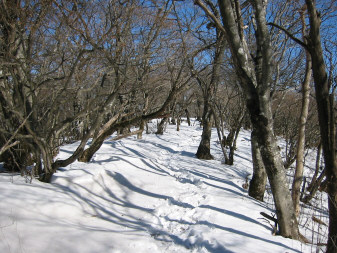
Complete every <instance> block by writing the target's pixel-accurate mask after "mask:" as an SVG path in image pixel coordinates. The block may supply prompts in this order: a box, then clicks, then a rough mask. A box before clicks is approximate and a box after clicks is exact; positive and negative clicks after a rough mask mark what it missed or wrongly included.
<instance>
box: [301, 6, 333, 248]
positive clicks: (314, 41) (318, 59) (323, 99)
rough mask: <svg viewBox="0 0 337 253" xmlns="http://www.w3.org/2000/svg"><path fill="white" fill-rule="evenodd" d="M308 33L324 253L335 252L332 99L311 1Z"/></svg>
mask: <svg viewBox="0 0 337 253" xmlns="http://www.w3.org/2000/svg"><path fill="white" fill-rule="evenodd" d="M305 2H306V4H307V10H308V14H309V22H310V33H309V39H308V47H307V49H308V51H309V52H310V55H311V59H312V71H313V77H314V83H315V91H316V102H317V110H318V119H319V126H320V133H321V140H322V147H323V157H324V162H325V171H326V181H327V185H328V187H327V189H328V202H329V235H328V244H327V251H326V252H337V226H336V224H337V161H336V129H335V115H334V96H333V94H329V92H330V84H329V81H328V75H327V72H326V66H325V63H324V57H323V50H322V45H321V37H320V24H321V20H320V16H319V13H318V11H317V10H316V7H315V3H314V1H313V0H306V1H305Z"/></svg>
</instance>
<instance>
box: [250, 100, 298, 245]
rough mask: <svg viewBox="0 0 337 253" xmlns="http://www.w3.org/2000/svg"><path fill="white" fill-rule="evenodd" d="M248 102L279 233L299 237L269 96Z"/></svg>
mask: <svg viewBox="0 0 337 253" xmlns="http://www.w3.org/2000/svg"><path fill="white" fill-rule="evenodd" d="M247 102H248V103H247V106H248V109H249V111H250V116H251V122H252V125H253V129H254V131H255V133H254V134H255V135H256V138H257V141H258V145H259V147H260V151H261V157H262V160H263V163H264V166H265V169H266V172H267V175H268V179H269V183H270V187H271V191H272V193H273V197H274V203H275V207H276V214H277V221H278V224H279V226H280V234H281V235H282V236H284V237H289V238H293V239H300V234H299V230H298V222H297V219H296V214H295V211H294V207H293V203H292V198H291V195H290V191H289V187H288V183H287V180H286V173H285V170H284V167H283V162H282V159H281V155H280V152H279V150H278V146H277V142H276V138H275V136H274V132H273V128H272V113H271V105H270V99H268V98H266V97H260V98H256V99H250V100H248V101H247ZM259 104H260V106H259Z"/></svg>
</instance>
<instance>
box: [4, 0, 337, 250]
mask: <svg viewBox="0 0 337 253" xmlns="http://www.w3.org/2000/svg"><path fill="white" fill-rule="evenodd" d="M0 14H1V15H0V59H1V60H0V119H1V121H0V166H1V172H3V173H1V174H4V175H7V174H8V173H12V174H13V173H14V174H15V173H16V174H20V175H21V176H22V177H23V178H26V179H29V180H28V181H31V182H32V181H40V182H43V183H44V184H46V185H50V184H54V183H55V178H59V176H58V173H59V172H62V171H64V170H65V169H66V168H70V167H71V166H77V164H79V163H85V164H92V163H93V162H94V161H95V157H97V156H99V155H98V152H102V150H103V149H104V150H105V148H103V149H102V147H104V145H106V142H107V141H109V142H112V143H122V142H121V141H124V140H125V142H126V143H127V141H128V140H130V139H131V140H138V141H139V142H142V141H143V142H144V146H145V145H148V142H147V139H149V138H150V139H151V138H152V137H148V136H147V135H155V136H158V138H159V139H160V138H164V137H160V136H166V135H173V136H174V131H171V130H172V129H173V128H172V127H173V126H174V128H175V129H176V132H183V131H186V132H187V133H188V131H187V130H186V127H187V126H188V127H196V125H198V126H199V128H200V131H199V132H196V133H197V134H198V135H199V136H198V139H197V144H198V145H197V146H196V147H195V150H191V146H188V145H185V143H189V142H190V143H191V145H192V143H193V141H194V139H193V138H194V137H195V136H194V135H191V134H190V135H188V134H186V135H181V138H182V139H181V143H182V144H184V145H183V146H184V147H185V148H186V149H188V151H187V150H185V151H184V150H180V151H179V152H181V154H182V155H183V154H184V152H186V153H188V154H189V152H192V153H193V155H192V156H191V158H193V161H194V163H195V164H196V165H197V164H203V163H204V162H210V163H211V164H212V161H213V162H214V161H221V163H219V164H218V166H226V167H225V170H226V168H227V169H228V170H231V168H236V167H235V166H239V165H238V163H239V162H238V161H239V160H240V159H238V158H239V157H240V156H241V153H240V155H239V152H242V150H240V145H241V144H240V143H241V142H242V138H243V137H242V135H243V134H245V135H247V134H248V133H249V143H250V148H249V150H250V151H249V152H250V154H251V157H250V158H249V159H251V164H250V167H251V173H250V175H248V174H247V175H244V176H243V177H245V181H244V182H243V184H242V187H243V188H244V189H246V190H247V195H248V196H249V197H251V198H252V199H255V200H256V201H259V202H261V203H263V202H264V201H266V194H267V190H268V191H270V194H271V198H272V203H273V208H272V209H273V212H274V214H275V216H273V217H271V216H270V215H267V216H268V217H267V218H266V215H265V216H264V217H265V218H266V220H269V221H270V222H271V223H273V222H275V226H272V227H273V231H274V234H277V235H280V236H282V237H284V238H291V239H294V240H297V241H299V242H302V243H309V241H310V238H306V236H305V235H303V233H302V231H301V229H300V226H301V225H300V220H301V215H302V213H303V206H305V205H314V204H312V203H313V201H314V200H315V198H316V197H317V196H318V195H319V194H321V193H322V192H323V193H324V194H325V196H326V199H327V200H326V206H327V213H328V214H327V215H328V224H327V227H328V232H327V235H326V238H325V242H324V243H323V244H324V251H325V252H337V226H336V224H337V159H336V151H337V147H336V141H337V136H336V109H337V107H336V87H337V73H336V70H335V65H336V61H337V59H336V57H335V55H336V52H337V47H336V43H337V40H336V39H337V38H336V34H337V31H336V29H337V28H336V26H335V22H336V21H337V16H336V15H337V2H336V1H335V0H316V1H315V0H294V1H281V0H271V1H267V0H218V1H215V0H193V1H192V0H159V1H154V0H153V1H152V0H118V1H117V0H110V1H108V0H97V1H96V0H95V1H86V0H65V1H59V0H32V1H25V0H2V1H1V2H0ZM170 127H171V128H170ZM154 128H155V130H154ZM167 129H171V130H170V131H167ZM190 132H191V133H192V132H193V133H195V132H194V130H190ZM144 135H146V136H144ZM165 138H166V137H165ZM170 138H171V137H170ZM172 138H174V137H172ZM183 138H190V139H183ZM247 138H248V137H247ZM151 140H152V139H151ZM165 140H166V142H160V143H159V144H157V146H160V145H161V146H162V145H164V144H165V143H169V142H170V139H169V138H168V139H165ZM215 142H216V143H217V146H216V147H217V149H216V151H215V150H214V147H215V146H214V145H215V144H214V143H215ZM111 145H112V144H111ZM135 145H136V144H135ZM177 145H178V144H177ZM70 146H71V147H72V148H70V149H67V151H66V153H67V155H66V156H65V155H64V152H65V151H64V149H65V147H70ZM121 149H122V148H121ZM167 150H169V149H167ZM111 152H114V151H111ZM125 152H127V148H126V149H125ZM154 152H155V151H154ZM160 152H161V151H160ZM244 152H246V151H244ZM173 154H175V153H173ZM214 154H216V155H214ZM313 154H314V155H313ZM149 156H151V154H149ZM309 156H310V157H314V158H315V159H314V160H315V161H314V162H312V163H311V165H309V163H308V162H307V161H308V160H309V158H308V157H309ZM107 159H108V160H109V159H112V160H111V163H112V164H113V155H112V154H111V156H107ZM153 159H159V158H153ZM177 159H178V160H179V159H180V158H177ZM178 160H177V161H178ZM191 161H192V160H191ZM176 163H177V164H176V166H178V167H179V166H181V164H179V162H176ZM240 163H241V162H240ZM158 166H160V165H158ZM310 166H311V169H312V173H311V174H310V176H308V174H307V173H306V169H307V168H309V167H310ZM178 167H177V168H178ZM179 168H180V167H179ZM240 168H241V167H240ZM179 170H182V169H179ZM106 173H107V175H108V176H107V178H109V175H110V174H109V173H110V172H106ZM114 173H115V174H114V176H111V175H110V177H112V178H114V180H117V181H118V182H119V183H124V184H125V182H126V181H125V180H127V179H126V178H124V174H123V175H122V174H118V172H114ZM195 173H200V172H195ZM1 174H0V175H1ZM169 174H170V173H169ZM198 175H199V176H200V174H198ZM121 177H123V179H121ZM184 180H187V179H184ZM40 182H39V183H40ZM184 182H185V181H184ZM193 182H194V181H193ZM194 183H195V182H194ZM41 184H42V183H41ZM208 184H209V183H208ZM46 187H49V186H46ZM93 187H94V186H93ZM111 189H112V188H111ZM111 189H107V191H109V192H110V191H111V192H112V190H111ZM134 190H135V191H136V192H138V193H144V192H145V190H144V189H138V188H137V189H136V188H135V189H134ZM206 191H207V190H206ZM153 194H155V193H153ZM16 195H20V192H17V193H16ZM157 195H158V194H157ZM157 195H156V196H157ZM151 196H152V195H151ZM13 197H14V198H15V196H13ZM175 201H176V200H174V199H172V200H171V203H175V204H177V203H176V202H175ZM206 204H207V203H205V204H204V206H206ZM188 205H189V204H186V205H185V206H184V207H185V208H186V207H189V206H188ZM322 205H323V204H322ZM178 206H179V205H178ZM318 208H319V207H318ZM160 210H161V209H160ZM264 214H266V213H265V212H264ZM313 218H314V216H313ZM0 227H1V228H2V225H1V224H0ZM151 236H152V234H151ZM152 237H158V236H157V234H156V233H155V235H154V236H152ZM171 239H172V238H171ZM173 241H175V242H177V240H173ZM185 246H186V245H185ZM204 246H205V245H204ZM211 249H212V248H211V247H210V246H209V245H208V246H205V250H208V251H205V252H226V251H225V250H224V249H219V250H218V251H214V248H213V251H212V250H211ZM236 250H239V249H236ZM9 252H10V251H9ZM196 252H204V251H196Z"/></svg>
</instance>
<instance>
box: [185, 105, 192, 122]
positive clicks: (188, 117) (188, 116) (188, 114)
mask: <svg viewBox="0 0 337 253" xmlns="http://www.w3.org/2000/svg"><path fill="white" fill-rule="evenodd" d="M185 113H186V118H187V124H188V126H191V118H190V112H189V111H188V110H187V109H185Z"/></svg>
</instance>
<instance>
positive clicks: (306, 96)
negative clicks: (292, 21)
mask: <svg viewBox="0 0 337 253" xmlns="http://www.w3.org/2000/svg"><path fill="white" fill-rule="evenodd" d="M301 20H302V35H303V38H304V39H305V30H306V26H305V20H304V13H303V12H302V13H301ZM304 41H305V40H304ZM310 81H311V57H310V54H309V52H307V51H306V67H305V77H304V81H303V83H302V108H301V116H300V120H299V130H298V140H297V150H296V168H295V175H294V179H293V184H292V191H291V197H292V199H293V204H294V208H295V212H296V216H297V217H298V216H299V214H300V191H301V184H302V179H303V170H304V149H305V127H306V123H307V118H308V111H309V103H310Z"/></svg>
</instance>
